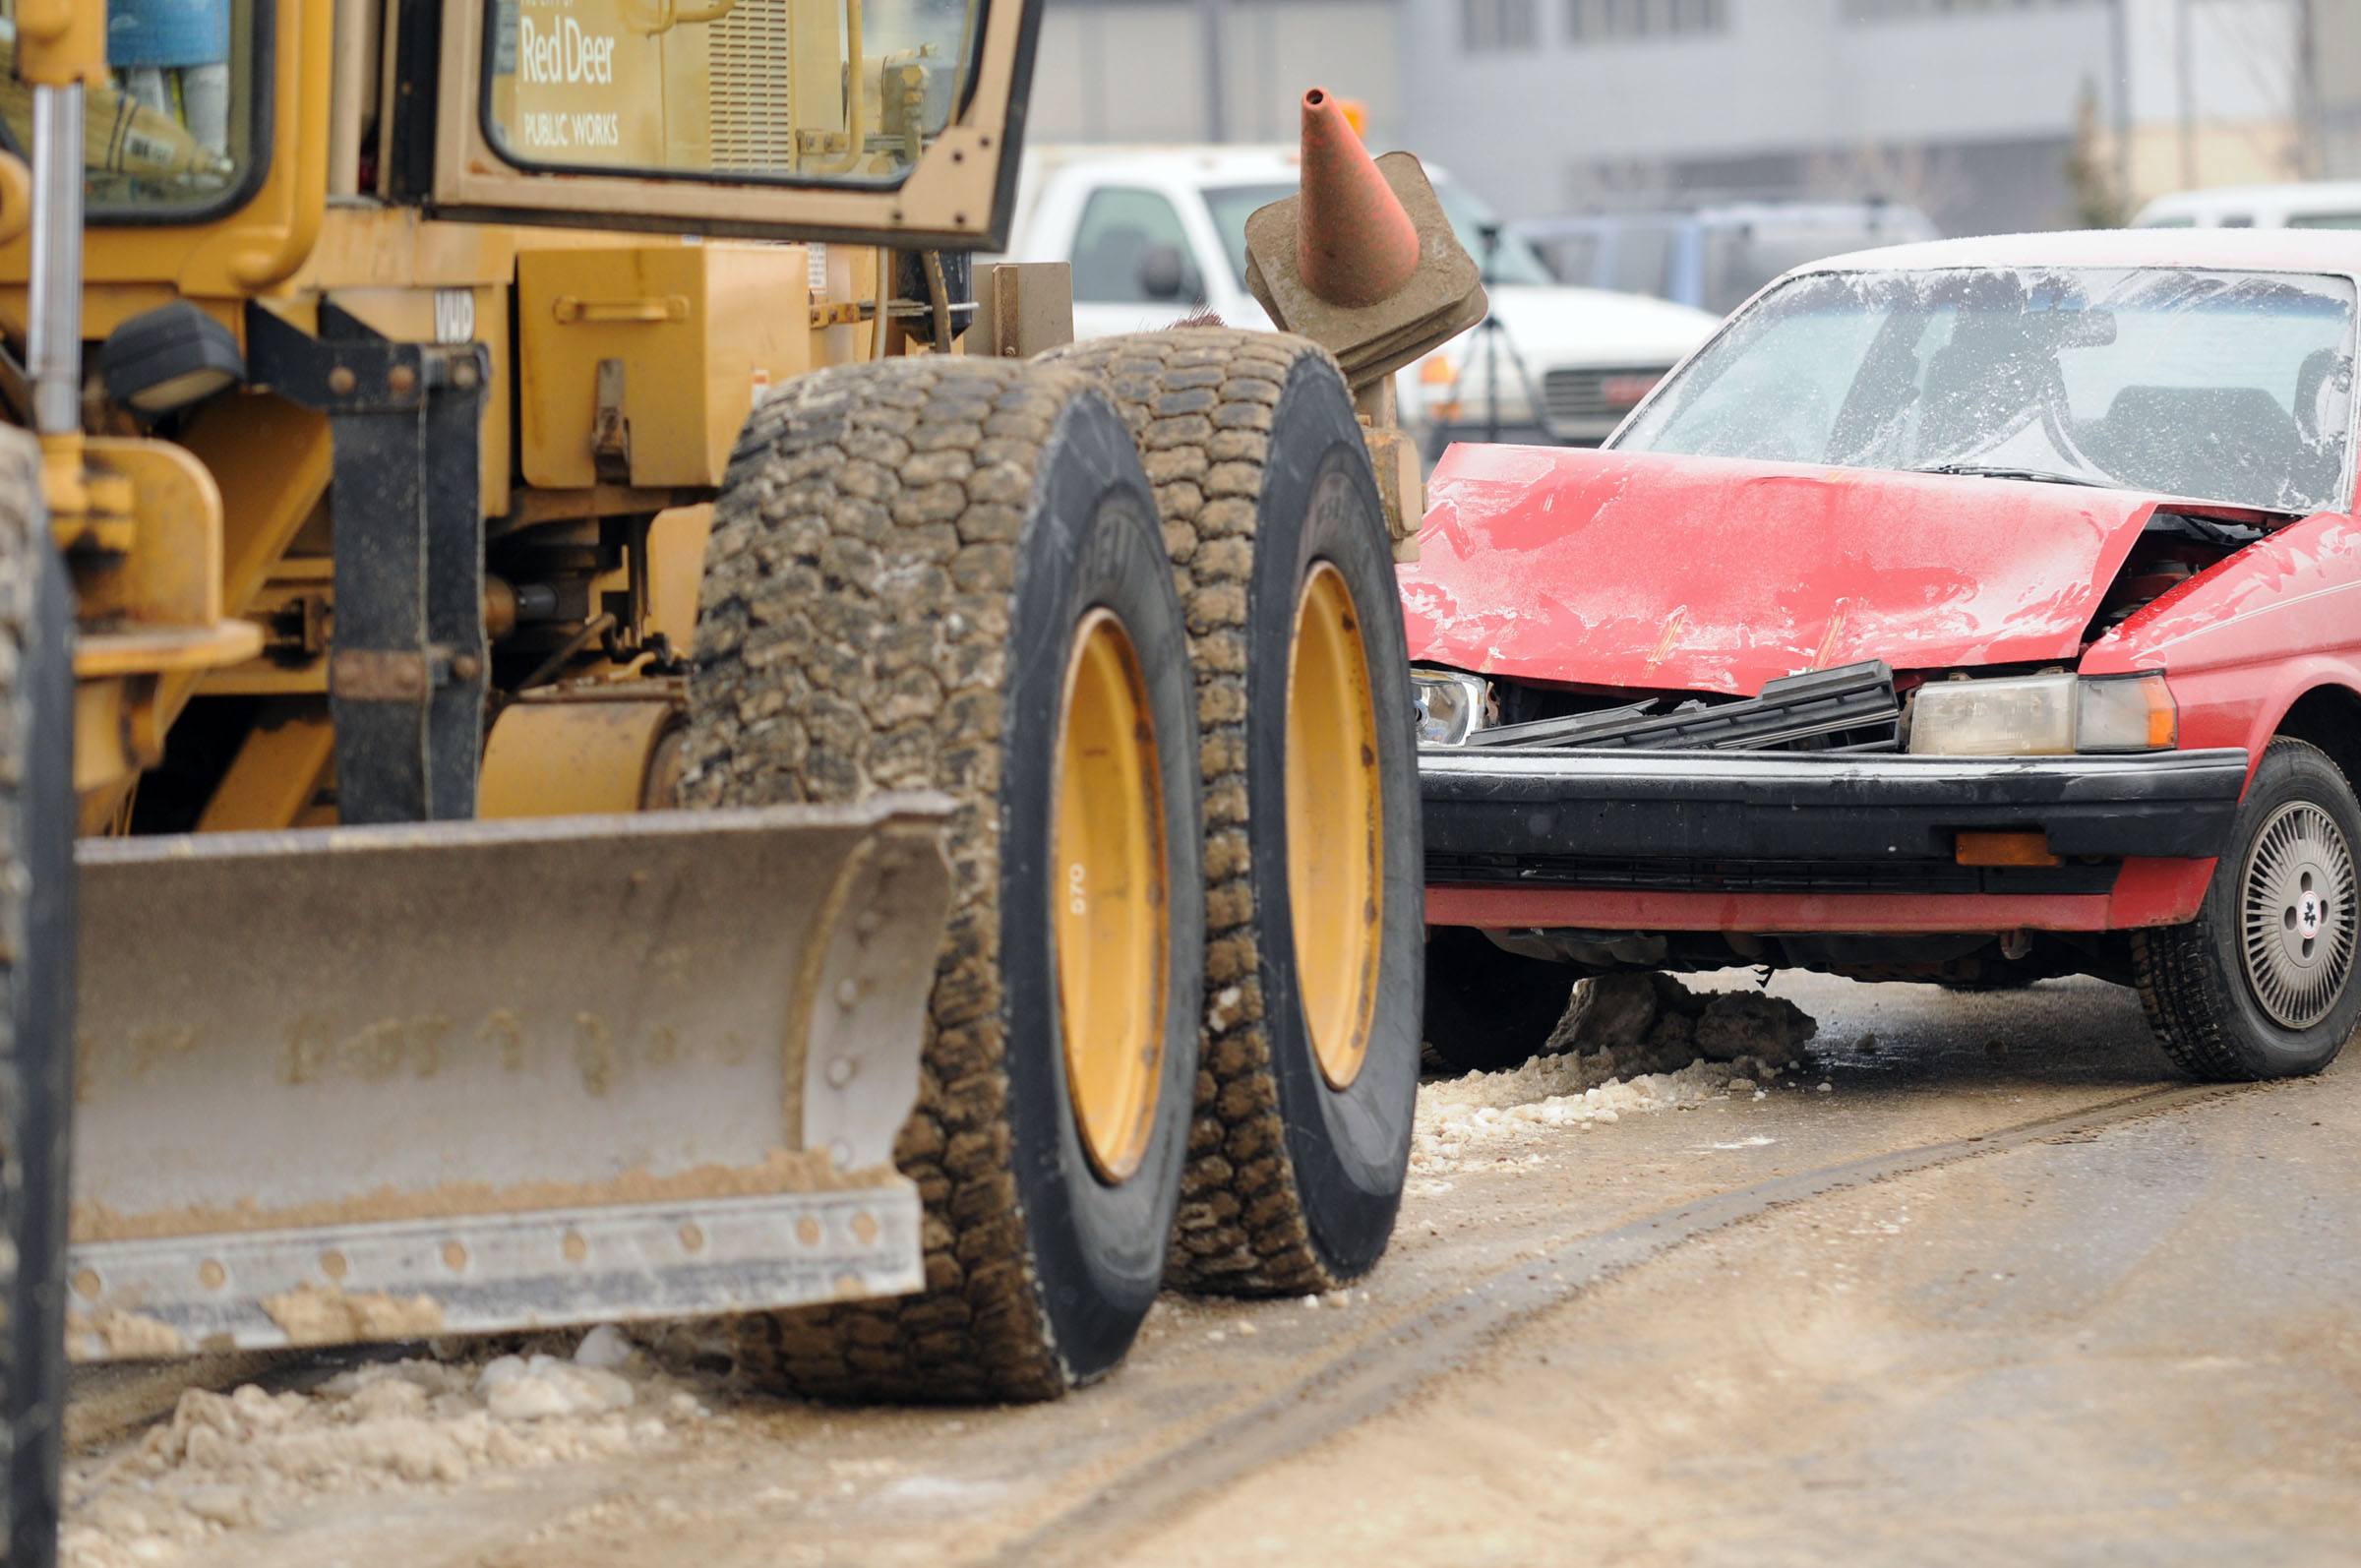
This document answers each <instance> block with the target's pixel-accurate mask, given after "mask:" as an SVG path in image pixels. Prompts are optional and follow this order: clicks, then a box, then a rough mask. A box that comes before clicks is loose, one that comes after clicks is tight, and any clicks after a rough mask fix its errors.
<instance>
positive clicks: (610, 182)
mask: <svg viewBox="0 0 2361 1568" xmlns="http://www.w3.org/2000/svg"><path fill="white" fill-rule="evenodd" d="M1038 17H1039V7H1038V6H1037V5H1028V4H1024V3H1021V0H895V3H893V4H891V5H890V7H888V6H884V5H879V4H877V3H876V0H870V3H869V4H867V5H865V4H864V0H478V3H475V4H470V5H467V6H464V7H454V8H453V10H452V12H451V15H450V20H448V21H447V22H446V26H445V32H444V43H443V49H444V54H443V61H442V75H441V81H440V84H439V87H440V95H439V99H438V107H437V111H436V113H437V125H436V159H435V176H434V198H435V202H436V205H437V206H438V207H439V208H440V209H441V210H442V211H444V212H446V213H448V214H460V215H466V214H480V215H487V216H499V217H501V218H504V219H507V220H510V221H518V222H535V221H538V222H547V223H562V224H579V223H581V222H583V221H585V219H586V218H587V217H589V216H591V215H595V217H596V220H597V222H598V223H599V224H600V226H602V227H615V226H623V227H636V228H655V229H666V230H681V229H687V230H692V231H697V232H704V233H714V234H744V235H752V236H756V237H763V238H797V239H808V238H820V239H830V238H836V239H851V240H857V241H860V242H864V243H868V244H878V243H884V244H890V245H896V246H903V247H907V248H938V247H939V248H957V249H963V250H977V249H985V250H990V249H997V248H998V247H999V245H1000V244H1001V243H1002V241H1003V239H1004V237H1005V231H1006V228H1007V223H1008V218H1009V211H1008V208H1009V205H1010V203H1011V202H1012V200H1013V194H1014V189H1015V181H1014V178H1013V173H1014V169H1015V166H1016V158H1017V154H1018V151H1019V141H1020V137H1021V133H1022V128H1023V118H1024V116H1023V102H1024V93H1025V90H1026V88H1027V85H1028V82H1029V79H1030V77H1031V73H1032V49H1033V33H1034V30H1035V28H1036V26H1037V24H1038Z"/></svg>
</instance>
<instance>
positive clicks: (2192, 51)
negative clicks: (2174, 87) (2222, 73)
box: [2172, 0, 2197, 190]
mask: <svg viewBox="0 0 2361 1568" xmlns="http://www.w3.org/2000/svg"><path fill="white" fill-rule="evenodd" d="M2196 25H2197V14H2196V11H2195V9H2194V8H2193V7H2192V6H2191V5H2190V4H2189V0H2180V3H2179V4H2178V5H2177V6H2175V7H2174V8H2173V29H2172V32H2173V43H2172V46H2173V74H2174V75H2175V76H2176V77H2177V78H2179V88H2180V99H2181V103H2180V109H2181V186H2182V188H2183V189H2184V190H2195V189H2196V188H2197V45H2196V40H2195V39H2194V38H2193V37H2192V36H2191V35H2190V34H2191V32H2192V30H2194V29H2195V27H2196Z"/></svg>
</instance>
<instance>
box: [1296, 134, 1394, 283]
mask: <svg viewBox="0 0 2361 1568" xmlns="http://www.w3.org/2000/svg"><path fill="white" fill-rule="evenodd" d="M1296 269H1297V271H1298V272H1299V273H1300V274H1301V275H1302V279H1303V286H1304V287H1306V288H1308V289H1310V290H1311V291H1312V292H1313V293H1314V294H1317V295H1318V296H1319V297H1320V298H1322V299H1324V300H1326V301H1328V302H1329V303H1330V304H1332V305H1354V306H1359V305H1374V304H1376V303H1377V302H1378V301H1379V300H1382V299H1385V298H1387V297H1388V296H1390V295H1392V294H1393V293H1394V292H1395V291H1396V290H1397V289H1399V288H1401V287H1402V285H1403V284H1405V283H1407V282H1409V281H1410V279H1411V275H1412V274H1413V273H1415V272H1416V271H1418V270H1419V230H1418V225H1416V224H1415V223H1413V222H1412V221H1411V220H1410V213H1409V212H1407V211H1404V210H1403V207H1402V201H1401V198H1399V197H1397V196H1396V195H1394V191H1393V187H1392V186H1390V185H1388V184H1387V183H1386V181H1385V176H1384V174H1382V173H1381V172H1379V170H1378V168H1377V164H1376V162H1375V161H1374V160H1373V159H1372V158H1370V156H1369V151H1368V149H1367V148H1365V147H1362V145H1361V137H1360V136H1359V135H1358V134H1357V133H1356V132H1355V131H1354V129H1353V125H1352V122H1351V121H1349V120H1347V119H1346V118H1345V113H1344V110H1343V109H1341V108H1339V107H1338V106H1337V101H1336V99H1335V98H1333V97H1332V96H1330V95H1329V94H1328V92H1327V91H1326V90H1323V89H1320V88H1313V89H1312V90H1310V91H1309V92H1306V93H1304V94H1303V201H1302V206H1301V207H1300V208H1299V209H1298V226H1297V232H1296Z"/></svg>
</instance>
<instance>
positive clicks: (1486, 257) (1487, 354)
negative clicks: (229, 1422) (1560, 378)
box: [1476, 222, 1548, 442]
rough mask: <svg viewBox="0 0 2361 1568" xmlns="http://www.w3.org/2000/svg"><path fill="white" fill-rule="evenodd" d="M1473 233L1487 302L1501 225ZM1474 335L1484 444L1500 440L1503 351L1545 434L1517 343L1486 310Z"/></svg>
mask: <svg viewBox="0 0 2361 1568" xmlns="http://www.w3.org/2000/svg"><path fill="white" fill-rule="evenodd" d="M1476 233H1477V237H1478V238H1479V239H1480V240H1481V241H1482V242H1483V261H1482V263H1481V265H1480V267H1479V269H1478V271H1479V272H1480V275H1481V276H1482V278H1483V292H1484V295H1485V297H1486V298H1487V299H1488V298H1489V297H1490V295H1491V292H1492V286H1493V283H1494V281H1495V272H1496V270H1497V267H1498V263H1499V259H1500V225H1499V224H1498V223H1497V222H1488V223H1480V224H1478V225H1477V226H1476ZM1476 332H1477V334H1478V335H1479V336H1480V337H1482V338H1483V439H1484V440H1485V441H1486V442H1497V441H1498V440H1499V439H1500V355H1501V354H1502V352H1503V351H1505V352H1506V353H1507V355H1508V363H1509V367H1510V368H1511V369H1512V370H1514V371H1515V372H1516V373H1517V383H1518V385H1520V386H1522V387H1523V388H1524V389H1525V403H1526V406H1527V407H1528V408H1530V409H1532V410H1533V422H1534V423H1535V424H1537V425H1540V426H1542V428H1543V429H1544V430H1546V429H1547V428H1548V424H1547V421H1546V420H1544V417H1543V407H1542V395H1541V389H1539V388H1538V387H1536V386H1534V384H1533V372H1532V371H1531V370H1530V369H1528V368H1527V367H1526V364H1525V356H1524V355H1523V354H1520V353H1518V352H1517V345H1516V340H1515V339H1514V338H1512V337H1510V336H1509V335H1508V329H1507V328H1505V327H1503V326H1501V325H1500V316H1499V313H1498V312H1497V311H1494V310H1491V309H1488V308H1487V309H1486V310H1485V311H1484V313H1483V321H1481V322H1478V323H1477V324H1476Z"/></svg>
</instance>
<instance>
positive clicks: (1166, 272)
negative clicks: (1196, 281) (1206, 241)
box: [1139, 245, 1188, 300]
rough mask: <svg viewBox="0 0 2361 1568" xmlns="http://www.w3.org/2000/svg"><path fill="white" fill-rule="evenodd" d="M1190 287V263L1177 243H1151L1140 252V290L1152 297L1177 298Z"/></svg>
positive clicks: (1160, 298) (1161, 298) (1162, 298)
mask: <svg viewBox="0 0 2361 1568" xmlns="http://www.w3.org/2000/svg"><path fill="white" fill-rule="evenodd" d="M1187 287H1188V264H1187V263H1186V262H1184V261H1182V260H1181V248H1180V247H1179V246H1177V245H1151V246H1149V247H1148V248H1147V249H1146V250H1144V251H1142V252H1140V256H1139V291H1140V292H1141V293H1142V294H1145V295H1146V296H1147V297H1148V298H1150V299H1159V300H1177V299H1180V298H1181V294H1182V292H1183V291H1184V290H1185V289H1186V288H1187Z"/></svg>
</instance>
